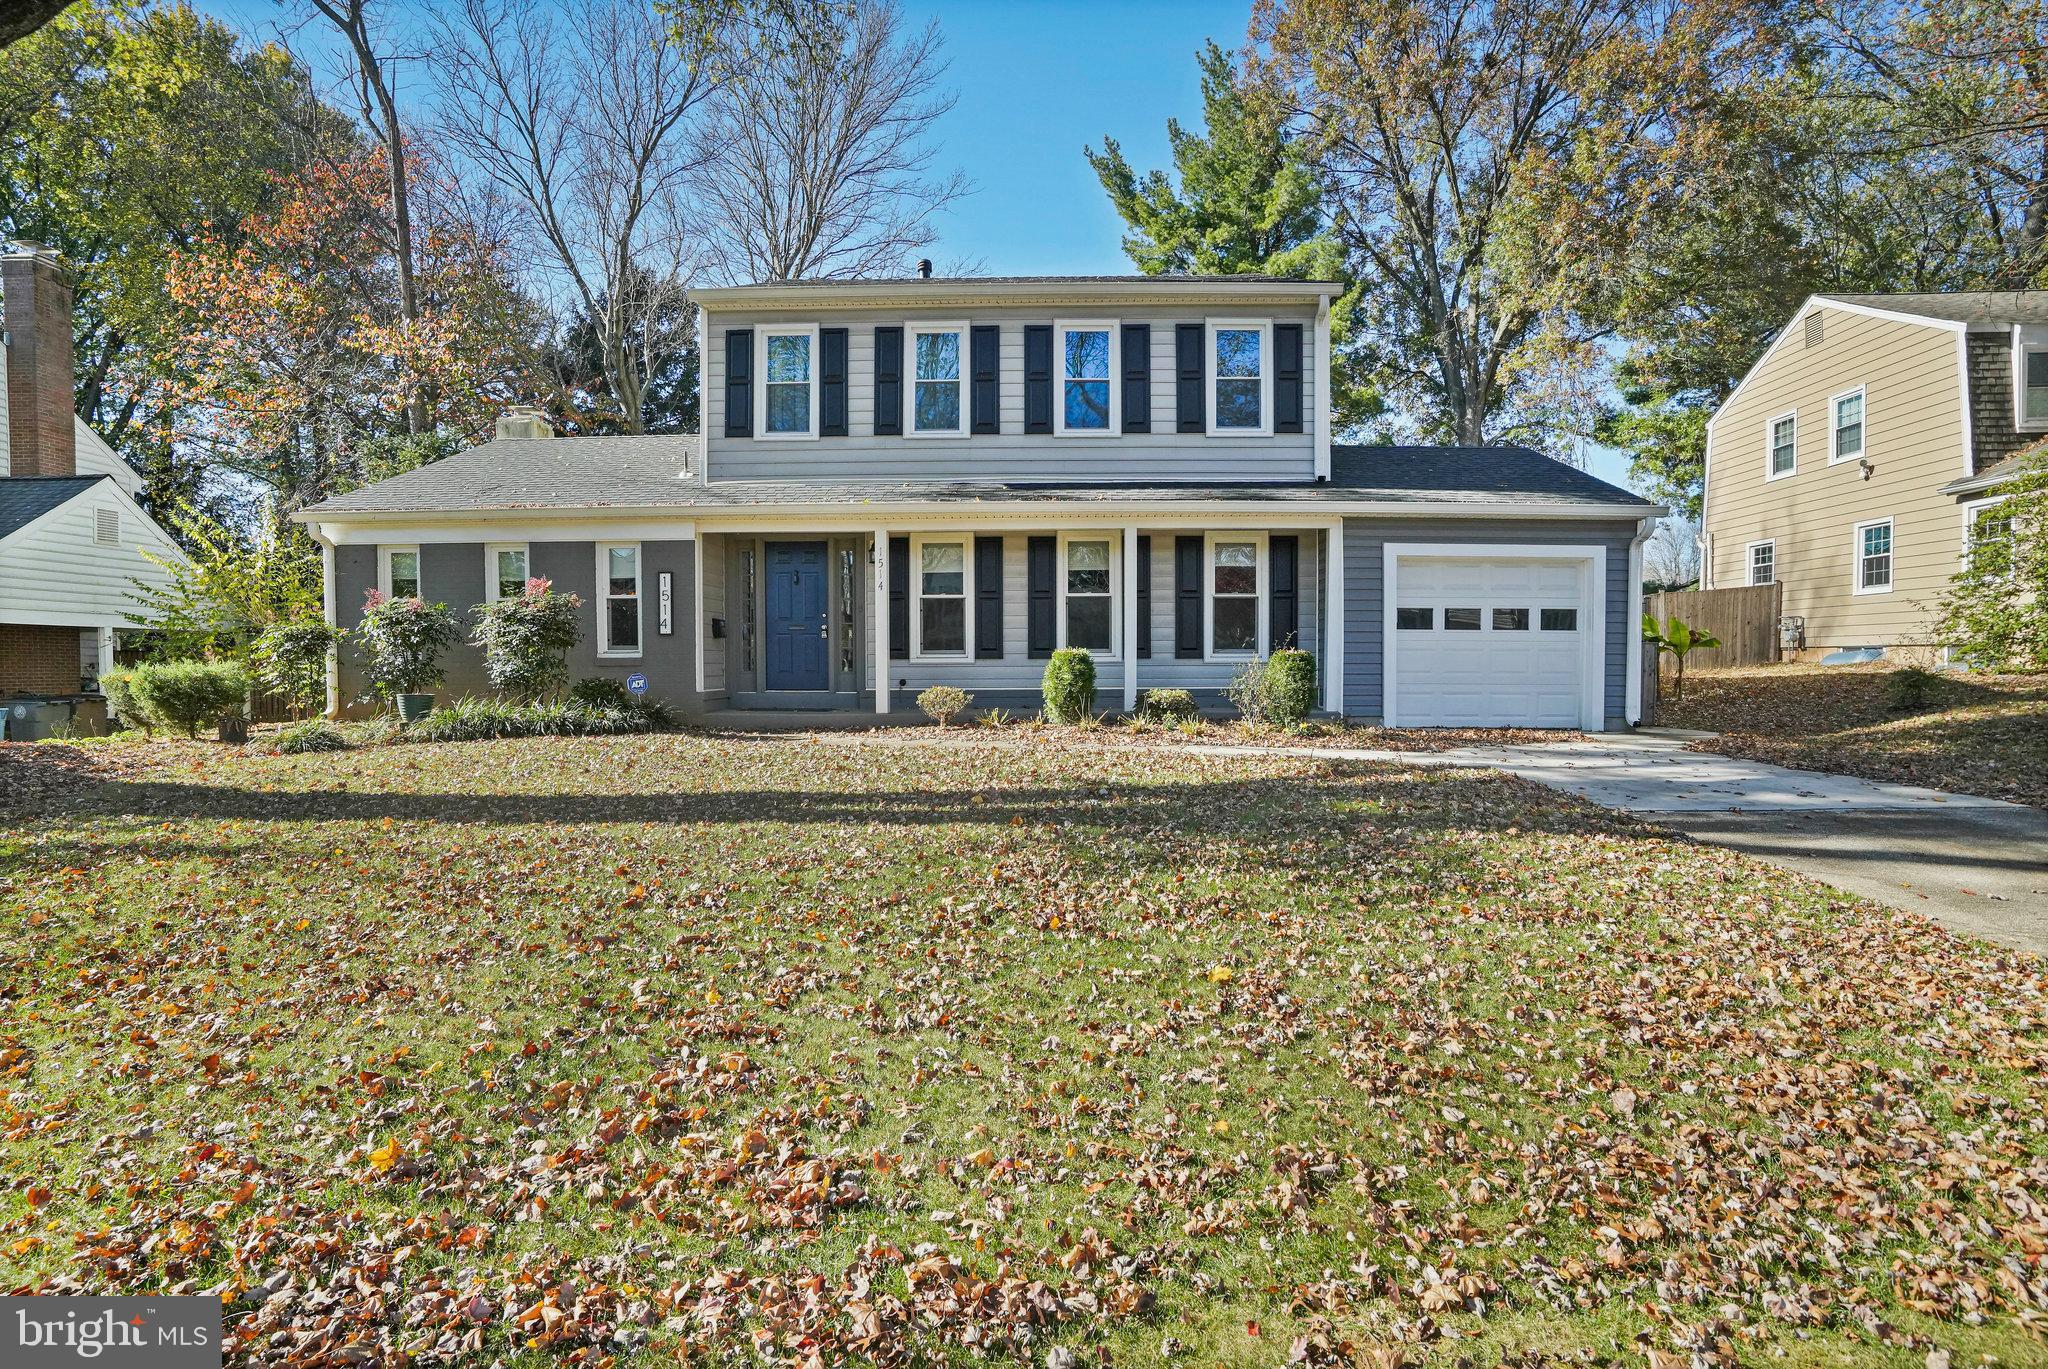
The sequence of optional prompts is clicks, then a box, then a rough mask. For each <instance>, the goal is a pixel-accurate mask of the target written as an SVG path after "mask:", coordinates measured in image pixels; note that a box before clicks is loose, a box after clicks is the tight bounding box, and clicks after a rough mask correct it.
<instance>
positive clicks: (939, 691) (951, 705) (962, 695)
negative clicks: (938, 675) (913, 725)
mask: <svg viewBox="0 0 2048 1369" xmlns="http://www.w3.org/2000/svg"><path fill="white" fill-rule="evenodd" d="M973 704H974V696H973V695H972V694H969V693H968V692H967V691H966V690H964V689H959V688H956V687H955V686H953V685H933V686H932V687H931V688H930V689H927V690H925V691H924V693H922V694H920V695H918V696H917V706H918V707H919V708H921V709H923V710H924V715H925V716H926V717H927V718H930V719H931V720H932V721H933V722H935V723H937V724H938V725H939V726H940V727H944V726H946V724H947V723H949V722H951V721H952V720H953V715H954V714H956V713H965V712H966V711H967V710H968V709H969V708H970V707H972V706H973Z"/></svg>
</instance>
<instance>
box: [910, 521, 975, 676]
mask: <svg viewBox="0 0 2048 1369" xmlns="http://www.w3.org/2000/svg"><path fill="white" fill-rule="evenodd" d="M930 543H939V544H941V545H944V546H957V547H959V548H960V620H961V627H960V643H961V648H960V650H958V651H926V650H925V649H924V598H925V595H924V549H925V547H926V545H927V544H930ZM908 569H909V571H910V659H911V660H913V661H971V660H973V659H974V534H973V533H971V532H925V533H914V534H912V536H911V538H910V565H909V567H908ZM952 597H953V596H952V595H950V594H934V595H933V596H932V598H934V599H951V598H952Z"/></svg>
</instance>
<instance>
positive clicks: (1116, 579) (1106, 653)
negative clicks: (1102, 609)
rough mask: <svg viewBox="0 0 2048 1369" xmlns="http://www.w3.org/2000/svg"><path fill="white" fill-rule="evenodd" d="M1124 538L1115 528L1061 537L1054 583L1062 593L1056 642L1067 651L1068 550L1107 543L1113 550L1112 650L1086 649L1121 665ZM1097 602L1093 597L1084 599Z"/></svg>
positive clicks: (1056, 617) (1078, 531) (1055, 621)
mask: <svg viewBox="0 0 2048 1369" xmlns="http://www.w3.org/2000/svg"><path fill="white" fill-rule="evenodd" d="M1122 541H1123V537H1122V534H1121V533H1119V532H1117V531H1116V530H1115V529H1114V528H1102V529H1099V530H1098V529H1093V528H1080V529H1076V530H1074V531H1072V532H1063V533H1061V534H1060V535H1059V548H1058V550H1059V562H1058V564H1057V566H1055V567H1054V577H1053V578H1054V583H1055V585H1056V587H1057V590H1058V595H1057V608H1056V610H1055V613H1054V617H1053V625H1052V626H1053V641H1054V643H1056V644H1057V645H1058V646H1059V647H1061V648H1062V649H1064V648H1065V647H1066V645H1067V548H1068V546H1069V545H1071V544H1072V543H1075V542H1103V543H1107V544H1108V546H1109V646H1108V648H1107V649H1106V650H1103V651H1097V650H1096V649H1095V648H1094V647H1087V648H1084V649H1085V650H1086V651H1087V652H1088V654H1089V655H1090V656H1093V657H1094V658H1095V659H1096V660H1098V661H1120V660H1122V659H1123V654H1122V645H1123V631H1122V628H1123V622H1122V619H1121V618H1120V617H1119V615H1118V610H1119V608H1120V606H1121V605H1122V604H1123V601H1124V597H1123V577H1124V558H1123V555H1122V552H1123V546H1122ZM1082 597H1083V598H1093V597H1095V596H1093V595H1083V596H1082Z"/></svg>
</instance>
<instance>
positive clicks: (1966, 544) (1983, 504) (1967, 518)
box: [1963, 495, 2012, 566]
mask: <svg viewBox="0 0 2048 1369" xmlns="http://www.w3.org/2000/svg"><path fill="white" fill-rule="evenodd" d="M2004 504H2005V496H2003V495H2000V496H1999V497H1998V498H1996V499H1978V500H1973V501H1972V502H1970V503H1968V504H1965V505H1963V564H1964V565H1965V566H1968V565H1969V564H1970V558H1971V557H1973V556H1974V555H1976V552H1977V548H1979V547H1981V546H1985V545H1987V544H1990V543H1994V542H2003V541H2005V540H2006V539H2008V538H2010V537H2011V536H2012V511H2011V510H2010V509H2007V508H2005V507H2003V506H2004Z"/></svg>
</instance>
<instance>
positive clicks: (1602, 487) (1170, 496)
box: [305, 436, 1655, 517]
mask: <svg viewBox="0 0 2048 1369" xmlns="http://www.w3.org/2000/svg"><path fill="white" fill-rule="evenodd" d="M696 450H697V439H696V438H694V437H688V436H679V437H556V438H540V439H521V440H506V441H497V442H489V443H485V444H484V445H482V446H479V447H472V448H470V449H469V450H467V451H464V452H459V453H457V454H456V455H454V456H451V457H448V458H446V459H445V460H442V461H438V462H435V463H434V464H433V465H431V466H423V467H421V468H420V469H418V470H415V471H408V472H406V473H405V474H404V475H398V476H393V477H392V478H391V479H389V480H383V481H379V482H378V483H377V484H375V485H370V486H366V487H364V488H362V489H359V490H354V491H351V492H350V493H348V494H344V495H337V496H336V497H334V498H332V499H329V500H327V501H325V502H324V503H320V504H315V505H313V506H312V507H311V508H309V509H307V510H305V514H306V515H307V516H310V517H340V516H343V515H346V514H351V513H462V512H480V511H484V510H490V509H607V508H611V509H619V508H675V509H677V510H693V509H694V510H703V511H706V512H713V511H717V510H722V509H723V510H730V509H746V508H764V507H770V508H772V507H776V506H787V505H799V504H801V505H813V506H815V505H822V504H893V503H903V502H928V501H929V502H951V501H957V502H961V503H971V502H977V501H981V502H995V501H1000V502H1036V501H1044V502H1047V503H1055V502H1060V501H1073V502H1082V503H1086V502H1105V501H1126V502H1132V503H1146V502H1170V501H1179V500H1188V499H1197V500H1217V501H1258V502H1271V503H1275V504H1290V503H1294V504H1318V503H1333V502H1349V501H1354V500H1358V501H1384V502H1388V503H1414V504H1429V503H1444V504H1485V503H1495V502H1502V501H1513V502H1519V503H1533V504H1554V505H1557V506H1559V507H1561V508H1564V507H1578V508H1583V507H1607V506H1611V507H1613V508H1614V510H1615V512H1616V513H1617V514H1618V515H1621V516H1641V515H1642V514H1644V513H1646V512H1648V511H1649V510H1651V509H1653V508H1654V507H1655V506H1654V505H1652V504H1651V503H1650V502H1649V501H1647V500H1644V499H1642V498H1640V497H1638V496H1637V495H1634V494H1631V493H1630V492H1629V491H1627V490H1624V489H1621V488H1619V487H1617V486H1614V485H1610V484H1608V483H1607V482H1606V481H1604V480H1599V479H1596V478H1594V477H1593V476H1591V475H1588V474H1586V473H1585V472H1584V471H1581V470H1577V469H1575V468H1573V467H1571V466H1567V465H1565V464H1564V463H1563V462H1561V461H1555V460H1552V459H1551V458H1550V457H1547V456H1544V455H1543V454H1542V453H1540V452H1536V451H1531V450H1530V449H1528V448H1526V447H1336V448H1334V449H1333V450H1332V452H1331V471H1330V479H1329V480H1328V481H1325V482H1320V483H1319V482H1315V481H1287V482H1271V481H1244V482H1241V483H1226V484H1173V483H1161V482H1149V483H1148V482H1132V481H1100V482H1088V483H1047V482H1033V481H1017V482H1014V483H986V482H964V481H962V482H952V481H887V480H870V481H858V482H848V481H830V482H824V481H799V480H776V481H761V480H749V481H720V482H717V483H714V484H708V485H706V484H699V483H697V482H696V481H695V480H694V479H684V478H682V476H681V472H682V471H683V470H684V468H685V466H686V465H687V464H688V463H689V462H690V461H691V459H692V458H693V457H694V455H695V452H696Z"/></svg>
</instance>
